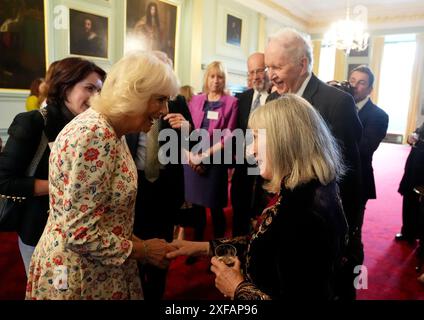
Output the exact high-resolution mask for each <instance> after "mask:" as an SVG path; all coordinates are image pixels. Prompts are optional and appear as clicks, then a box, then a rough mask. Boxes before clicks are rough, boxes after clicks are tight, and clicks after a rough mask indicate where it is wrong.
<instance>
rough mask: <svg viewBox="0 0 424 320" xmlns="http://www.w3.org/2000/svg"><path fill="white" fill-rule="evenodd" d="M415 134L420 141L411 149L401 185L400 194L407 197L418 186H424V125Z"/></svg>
mask: <svg viewBox="0 0 424 320" xmlns="http://www.w3.org/2000/svg"><path fill="white" fill-rule="evenodd" d="M415 132H416V133H417V134H418V137H419V140H418V141H417V143H415V145H414V146H412V148H411V152H410V153H409V155H408V158H407V159H406V163H405V172H404V174H403V176H402V180H401V182H400V185H399V190H398V192H399V193H400V194H401V195H403V196H404V195H407V194H408V193H411V192H413V189H414V188H415V187H416V186H422V185H424V123H423V124H422V125H421V126H420V127H419V128H418V129H417V130H415Z"/></svg>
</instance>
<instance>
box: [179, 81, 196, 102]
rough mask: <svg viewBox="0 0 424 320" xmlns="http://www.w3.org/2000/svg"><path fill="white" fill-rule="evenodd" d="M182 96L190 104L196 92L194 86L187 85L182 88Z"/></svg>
mask: <svg viewBox="0 0 424 320" xmlns="http://www.w3.org/2000/svg"><path fill="white" fill-rule="evenodd" d="M180 95H182V96H183V97H184V98H185V100H186V102H187V103H190V101H191V98H193V96H194V90H193V87H192V86H189V85H186V86H182V87H181V88H180Z"/></svg>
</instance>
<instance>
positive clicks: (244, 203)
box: [231, 165, 256, 237]
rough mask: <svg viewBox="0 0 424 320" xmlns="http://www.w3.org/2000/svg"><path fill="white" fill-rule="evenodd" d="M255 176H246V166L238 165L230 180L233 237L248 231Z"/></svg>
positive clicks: (251, 212)
mask: <svg viewBox="0 0 424 320" xmlns="http://www.w3.org/2000/svg"><path fill="white" fill-rule="evenodd" d="M255 178H256V176H253V175H247V166H245V165H238V166H236V167H235V169H234V173H233V177H232V179H231V205H232V208H233V237H237V236H242V235H246V234H248V233H249V231H250V219H251V218H253V217H254V213H253V200H254V199H253V193H254V184H255Z"/></svg>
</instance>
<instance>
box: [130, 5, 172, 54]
mask: <svg viewBox="0 0 424 320" xmlns="http://www.w3.org/2000/svg"><path fill="white" fill-rule="evenodd" d="M177 13H178V8H177V5H175V4H172V3H170V2H165V1H158V0H127V8H126V41H125V51H131V50H159V51H163V52H165V53H166V54H167V55H168V57H169V58H170V59H171V60H172V61H173V62H175V46H176V36H177Z"/></svg>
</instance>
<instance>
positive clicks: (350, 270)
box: [335, 199, 368, 301]
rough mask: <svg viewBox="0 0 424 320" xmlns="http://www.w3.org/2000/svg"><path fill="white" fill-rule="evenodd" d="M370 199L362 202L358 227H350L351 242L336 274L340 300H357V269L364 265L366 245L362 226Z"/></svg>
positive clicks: (337, 292)
mask: <svg viewBox="0 0 424 320" xmlns="http://www.w3.org/2000/svg"><path fill="white" fill-rule="evenodd" d="M367 202H368V199H365V200H362V202H361V206H360V209H359V215H358V217H357V220H356V225H350V226H349V242H348V245H347V248H346V252H345V254H344V258H343V262H342V265H341V266H340V268H339V270H338V271H337V272H336V285H335V294H336V296H337V298H338V299H339V300H342V301H352V300H355V299H356V288H355V286H354V281H355V278H356V277H358V276H359V274H358V273H355V271H356V270H355V268H356V267H357V266H360V265H362V264H363V263H364V245H363V243H362V226H363V224H364V215H365V209H366V204H367Z"/></svg>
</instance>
